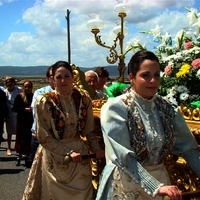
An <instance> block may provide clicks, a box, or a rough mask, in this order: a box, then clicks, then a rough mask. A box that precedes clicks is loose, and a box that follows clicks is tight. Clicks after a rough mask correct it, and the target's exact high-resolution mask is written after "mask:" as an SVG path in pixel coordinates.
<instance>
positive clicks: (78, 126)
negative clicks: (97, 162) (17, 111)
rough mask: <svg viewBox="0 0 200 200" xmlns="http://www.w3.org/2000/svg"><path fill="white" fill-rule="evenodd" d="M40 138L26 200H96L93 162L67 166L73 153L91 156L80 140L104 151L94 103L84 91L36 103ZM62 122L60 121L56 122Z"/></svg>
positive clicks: (47, 96) (48, 96)
mask: <svg viewBox="0 0 200 200" xmlns="http://www.w3.org/2000/svg"><path fill="white" fill-rule="evenodd" d="M35 109H36V110H35V111H36V112H35V114H36V135H37V138H38V141H39V143H40V145H39V147H38V150H37V152H36V155H35V159H34V161H33V164H32V167H31V170H30V173H29V177H28V180H27V184H26V188H25V191H24V195H23V200H46V199H56V200H59V199H60V200H63V199H71V198H73V199H87V200H92V199H93V187H92V174H91V168H90V163H89V160H87V159H86V160H83V161H82V162H81V163H73V162H71V163H69V164H68V165H66V164H65V163H64V162H63V159H64V157H65V156H66V155H67V154H68V153H69V152H70V151H71V150H73V151H75V152H79V153H81V154H82V155H85V154H88V153H89V151H88V148H87V146H86V144H85V142H84V141H83V140H82V139H81V137H80V136H83V137H84V136H86V137H87V138H90V139H89V140H88V143H89V146H90V148H91V149H93V150H99V149H100V147H99V145H98V143H97V141H96V140H95V135H94V134H92V133H93V129H94V118H93V113H92V102H91V99H90V98H89V96H88V94H87V93H86V92H84V91H78V90H76V89H74V90H73V91H72V92H71V93H70V94H69V95H60V94H59V93H57V91H53V92H50V93H46V94H44V95H40V96H39V97H38V98H37V100H36V102H35ZM55 118H58V119H59V120H55Z"/></svg>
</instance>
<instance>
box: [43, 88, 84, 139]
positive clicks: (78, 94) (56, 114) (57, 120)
mask: <svg viewBox="0 0 200 200" xmlns="http://www.w3.org/2000/svg"><path fill="white" fill-rule="evenodd" d="M43 96H44V97H45V98H46V100H47V103H48V105H49V110H50V112H51V117H52V120H53V123H54V125H55V131H56V133H55V135H54V136H55V138H57V139H61V140H62V139H63V135H64V127H65V119H64V113H63V108H62V106H61V101H60V99H59V95H57V94H56V93H55V92H48V93H44V94H43ZM87 97H88V95H87V93H86V91H83V90H78V89H76V88H74V89H73V90H72V98H73V100H74V102H75V106H76V111H77V114H78V116H79V121H78V127H77V131H78V133H79V134H80V133H81V132H82V131H83V130H84V128H85V125H86V118H87Z"/></svg>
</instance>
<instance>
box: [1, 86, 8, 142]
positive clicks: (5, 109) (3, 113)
mask: <svg viewBox="0 0 200 200" xmlns="http://www.w3.org/2000/svg"><path fill="white" fill-rule="evenodd" d="M7 119H8V107H7V98H6V93H5V92H4V91H3V90H1V89H0V145H1V142H4V141H5V140H6V139H4V138H3V133H4V122H5V121H6V120H7Z"/></svg>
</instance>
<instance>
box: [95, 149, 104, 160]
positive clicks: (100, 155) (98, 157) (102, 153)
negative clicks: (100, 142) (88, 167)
mask: <svg viewBox="0 0 200 200" xmlns="http://www.w3.org/2000/svg"><path fill="white" fill-rule="evenodd" d="M104 157H105V151H104V150H98V151H96V159H101V158H104Z"/></svg>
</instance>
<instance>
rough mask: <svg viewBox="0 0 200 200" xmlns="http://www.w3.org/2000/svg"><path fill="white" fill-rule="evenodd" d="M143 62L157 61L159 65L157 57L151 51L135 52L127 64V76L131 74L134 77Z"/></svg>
mask: <svg viewBox="0 0 200 200" xmlns="http://www.w3.org/2000/svg"><path fill="white" fill-rule="evenodd" d="M145 60H151V61H157V62H158V63H159V59H158V57H157V56H156V55H155V54H154V53H153V52H151V51H146V50H141V51H138V52H136V53H135V54H134V55H133V56H132V58H131V59H130V61H129V63H128V74H130V73H132V74H133V76H136V74H137V72H138V71H139V70H140V65H141V64H142V63H143V62H144V61H145Z"/></svg>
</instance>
